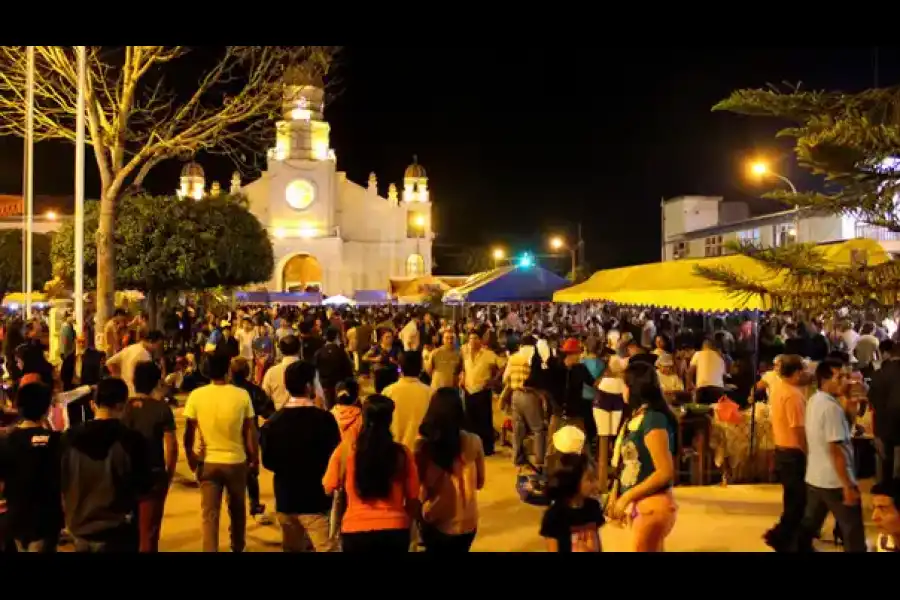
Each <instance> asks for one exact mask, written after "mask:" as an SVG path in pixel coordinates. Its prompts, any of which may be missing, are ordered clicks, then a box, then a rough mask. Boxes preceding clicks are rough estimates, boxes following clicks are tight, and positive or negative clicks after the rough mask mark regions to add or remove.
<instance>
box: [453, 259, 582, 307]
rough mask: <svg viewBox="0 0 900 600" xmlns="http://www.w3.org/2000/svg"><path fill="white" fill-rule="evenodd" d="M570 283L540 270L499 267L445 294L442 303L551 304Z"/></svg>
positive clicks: (536, 268) (535, 268) (539, 268)
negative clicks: (557, 293) (554, 296)
mask: <svg viewBox="0 0 900 600" xmlns="http://www.w3.org/2000/svg"><path fill="white" fill-rule="evenodd" d="M568 284H569V282H568V281H567V280H566V279H563V278H562V277H560V276H559V275H556V274H554V273H551V272H550V271H548V270H547V269H542V268H541V267H501V268H499V269H494V270H493V271H487V272H485V273H479V274H478V275H474V276H473V277H472V278H471V279H470V280H469V281H467V282H466V283H465V284H464V285H461V286H460V287H458V288H454V289H452V290H450V291H448V292H447V293H446V294H444V298H443V300H444V302H445V303H447V304H457V303H461V302H471V303H475V304H509V303H517V302H550V301H552V299H553V294H554V292H556V291H557V290H560V289H562V288H564V287H565V286H567V285H568Z"/></svg>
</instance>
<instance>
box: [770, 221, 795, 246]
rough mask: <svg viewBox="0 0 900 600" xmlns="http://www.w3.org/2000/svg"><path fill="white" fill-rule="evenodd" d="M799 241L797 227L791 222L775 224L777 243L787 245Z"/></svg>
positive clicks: (777, 244)
mask: <svg viewBox="0 0 900 600" xmlns="http://www.w3.org/2000/svg"><path fill="white" fill-rule="evenodd" d="M796 242H797V228H796V227H794V225H793V224H791V223H782V224H781V225H776V226H775V245H776V246H787V245H789V244H794V243H796Z"/></svg>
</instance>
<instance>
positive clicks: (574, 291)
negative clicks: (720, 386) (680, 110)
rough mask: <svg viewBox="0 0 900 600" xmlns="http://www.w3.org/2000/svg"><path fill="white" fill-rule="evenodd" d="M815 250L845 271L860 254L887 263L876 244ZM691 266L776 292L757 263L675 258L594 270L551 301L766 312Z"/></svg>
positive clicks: (759, 301)
mask: <svg viewBox="0 0 900 600" xmlns="http://www.w3.org/2000/svg"><path fill="white" fill-rule="evenodd" d="M816 250H817V251H819V252H821V253H822V255H823V258H824V259H825V261H826V262H827V263H828V264H830V265H834V267H835V268H841V267H849V266H850V265H851V264H853V262H854V259H855V257H858V256H860V254H862V255H864V256H865V258H866V261H867V264H869V265H873V266H874V265H880V264H884V263H885V262H887V261H889V260H891V257H890V255H889V254H888V253H887V252H885V250H884V249H883V248H882V247H881V245H879V244H878V243H877V242H875V241H873V240H866V239H857V240H850V241H846V242H841V243H835V244H824V245H821V246H819V247H818V248H816ZM697 265H702V266H705V267H724V268H727V269H730V270H732V271H734V272H737V273H740V274H742V275H743V276H744V277H747V278H752V279H755V280H757V281H759V282H760V283H761V284H763V285H765V286H766V287H769V288H777V286H778V280H779V279H781V278H782V277H781V276H780V275H778V274H777V273H774V272H773V271H772V270H770V269H769V268H768V267H766V266H765V265H764V264H762V263H760V262H759V261H756V260H754V259H752V258H749V257H747V256H743V255H739V254H736V255H732V256H721V257H715V258H700V259H687V260H675V261H670V262H664V263H653V264H647V265H637V266H633V267H623V268H620V269H608V270H605V271H599V272H597V273H594V275H593V276H591V278H590V279H588V280H587V281H585V282H584V283H581V284H578V285H575V286H572V287H570V288H566V289H564V290H560V291H558V292H556V294H554V296H553V301H554V302H562V303H570V304H576V303H579V302H588V301H591V300H595V301H597V300H602V301H606V302H614V303H616V304H626V305H635V306H659V307H667V308H673V309H680V310H698V311H710V312H712V311H736V310H766V309H767V308H769V307H768V303H767V300H766V299H765V298H762V297H760V296H758V295H757V296H752V297H749V298H747V297H746V296H740V295H735V294H731V293H730V292H729V291H728V290H726V289H724V288H723V287H722V286H721V285H720V284H719V283H717V282H714V281H710V280H709V279H706V278H704V277H702V276H700V275H698V274H697V273H696V272H695V270H694V267H695V266H697Z"/></svg>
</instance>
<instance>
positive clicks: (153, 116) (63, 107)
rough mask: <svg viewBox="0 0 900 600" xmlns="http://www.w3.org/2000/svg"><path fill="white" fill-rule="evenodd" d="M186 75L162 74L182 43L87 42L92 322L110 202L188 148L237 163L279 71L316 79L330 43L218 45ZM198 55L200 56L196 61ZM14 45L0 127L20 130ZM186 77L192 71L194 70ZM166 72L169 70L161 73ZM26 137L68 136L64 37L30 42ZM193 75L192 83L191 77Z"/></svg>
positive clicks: (1, 93)
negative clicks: (93, 225) (96, 195)
mask: <svg viewBox="0 0 900 600" xmlns="http://www.w3.org/2000/svg"><path fill="white" fill-rule="evenodd" d="M219 48H221V52H219V53H217V54H216V55H214V56H212V54H213V52H212V51H210V50H209V47H206V48H204V49H203V50H196V51H195V54H196V55H198V56H197V58H198V59H199V60H200V61H202V62H206V63H208V65H209V66H208V69H206V70H205V71H204V72H202V73H199V74H196V73H188V74H189V75H192V76H191V78H190V80H191V83H192V85H191V86H190V89H189V90H179V89H178V85H177V83H176V82H173V81H169V80H168V79H167V75H171V73H172V69H173V68H178V67H179V66H180V65H179V64H178V63H179V62H182V63H183V62H184V61H180V59H183V58H184V57H185V56H186V55H188V54H189V53H190V49H189V48H187V47H185V46H119V47H107V46H89V47H88V48H87V62H88V74H87V84H86V89H85V90H84V91H85V106H86V111H87V115H86V117H87V121H86V123H87V130H88V131H87V136H86V137H87V143H88V144H90V145H91V147H92V148H93V150H94V156H95V158H96V162H97V168H98V171H99V173H100V183H101V191H100V207H99V211H100V212H99V216H98V219H99V226H98V228H97V235H96V244H97V263H98V267H99V268H98V276H97V282H96V283H97V321H98V325H99V326H102V324H103V323H104V322H105V321H106V319H107V318H108V317H109V314H110V310H111V307H112V304H113V294H114V291H115V285H114V284H115V265H116V259H115V255H114V252H115V245H114V243H113V230H114V225H115V214H116V202H117V200H118V199H119V198H120V196H121V195H122V193H123V192H124V191H125V190H126V189H128V188H129V186H132V187H133V188H140V186H141V184H142V183H143V181H144V178H145V177H146V176H147V174H148V173H149V172H150V170H151V169H152V168H153V167H154V166H155V165H157V164H159V163H160V162H161V161H164V160H167V159H170V158H174V157H179V156H190V155H193V154H195V153H196V152H198V151H201V150H202V151H206V152H214V153H225V154H227V155H228V156H230V157H232V158H233V159H234V160H235V161H236V162H238V163H239V164H246V163H247V162H248V160H251V159H250V158H248V157H254V156H257V155H258V153H259V152H261V151H263V150H265V148H266V147H267V146H266V143H267V141H268V138H269V135H270V132H271V130H272V128H271V120H272V119H273V118H276V117H277V116H278V115H279V114H280V112H281V109H282V105H283V94H282V92H283V86H282V82H283V80H284V77H285V75H286V73H287V74H289V76H290V77H291V78H293V79H295V80H302V81H303V82H304V83H312V84H315V85H320V84H321V82H322V80H323V78H324V77H325V76H327V74H328V70H329V66H330V64H331V60H332V57H333V55H334V51H335V48H333V47H328V46H224V47H219ZM202 62H201V64H202ZM26 77H27V60H26V49H25V47H24V46H0V135H4V134H12V135H18V136H24V133H25V132H24V123H25V109H26V107H25V88H26V86H25V83H26ZM194 77H197V78H196V79H194ZM170 79H174V78H173V77H170ZM34 81H35V114H34V128H35V129H34V136H35V141H41V140H50V139H58V140H59V139H61V140H66V141H69V142H72V143H75V140H76V135H75V120H76V114H75V113H76V98H77V91H78V83H77V73H76V63H75V50H74V48H73V47H71V46H37V47H36V48H35V80H34ZM194 81H196V82H197V83H196V84H194V83H193V82H194Z"/></svg>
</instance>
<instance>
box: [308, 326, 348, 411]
mask: <svg viewBox="0 0 900 600" xmlns="http://www.w3.org/2000/svg"><path fill="white" fill-rule="evenodd" d="M338 335H339V332H338V330H337V329H336V328H334V327H329V328H328V330H327V331H326V332H325V345H324V346H322V348H321V349H320V350H319V351H318V352H316V355H315V358H314V359H313V363H314V364H315V366H316V370H317V371H318V373H319V383H320V384H321V386H322V390H323V392H324V394H325V408H326V410H331V407H332V406H334V402H335V391H334V388H335V386H337V384H338V383H340V382H341V381H344V380H345V379H350V378H351V377H353V363H351V362H350V356H349V355H348V354H347V351H346V350H344V348H343V347H342V346H341V345H340V344H338Z"/></svg>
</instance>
